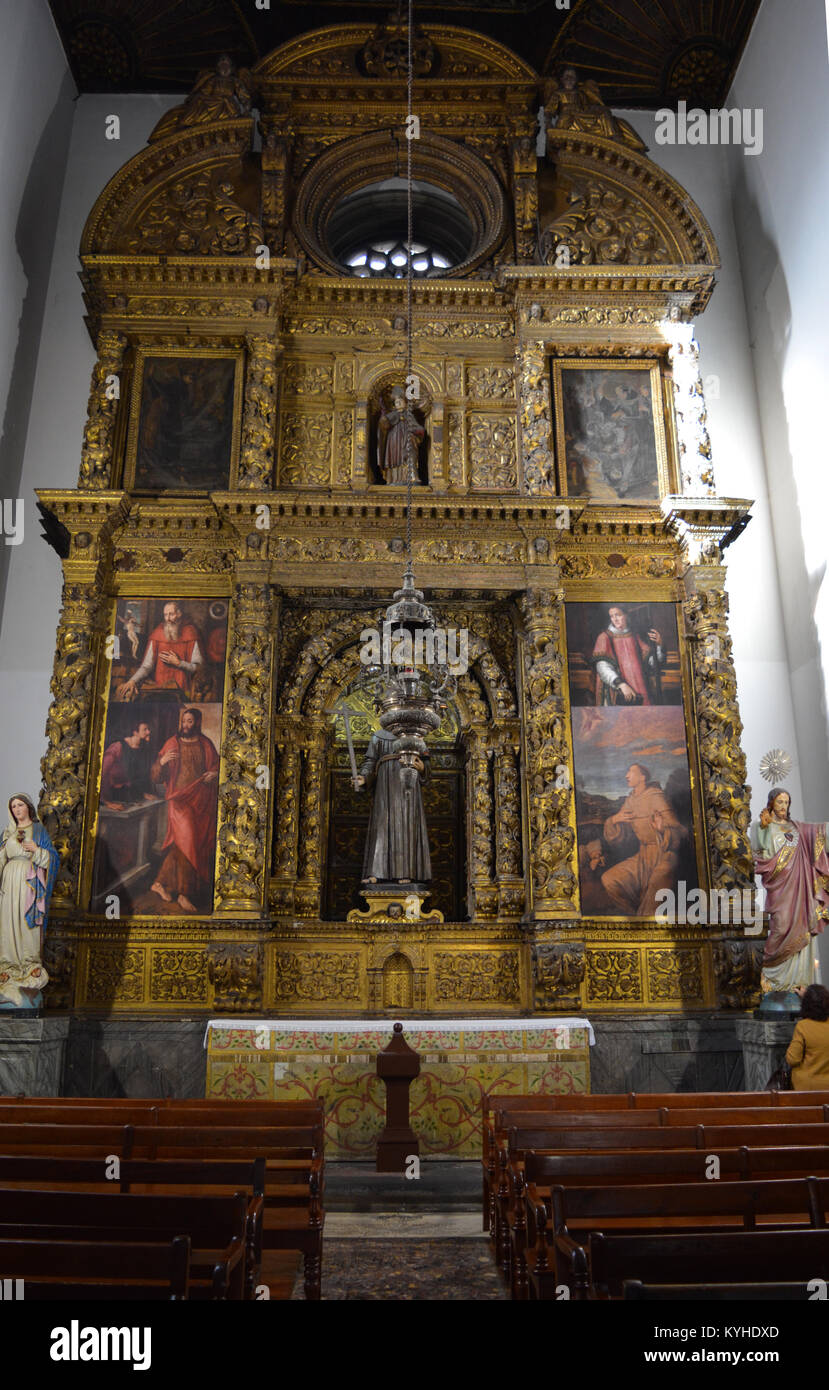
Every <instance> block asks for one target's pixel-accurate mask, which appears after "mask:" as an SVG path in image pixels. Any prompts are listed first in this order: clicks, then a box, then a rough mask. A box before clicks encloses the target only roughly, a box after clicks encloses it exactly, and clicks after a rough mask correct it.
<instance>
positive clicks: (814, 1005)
mask: <svg viewBox="0 0 829 1390" xmlns="http://www.w3.org/2000/svg"><path fill="white" fill-rule="evenodd" d="M800 1017H801V1018H813V1019H815V1020H816V1021H817V1022H818V1023H825V1022H826V1020H827V1018H829V989H824V987H823V985H809V988H808V989H807V990H806V991H805V993H804V994H803V997H802V998H801V1001H800Z"/></svg>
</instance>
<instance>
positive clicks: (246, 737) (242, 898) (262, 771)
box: [216, 583, 273, 912]
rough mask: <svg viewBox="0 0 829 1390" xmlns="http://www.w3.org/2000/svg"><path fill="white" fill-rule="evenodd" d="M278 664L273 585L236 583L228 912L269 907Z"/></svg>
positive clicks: (222, 862)
mask: <svg viewBox="0 0 829 1390" xmlns="http://www.w3.org/2000/svg"><path fill="white" fill-rule="evenodd" d="M272 664H273V595H272V591H271V589H270V586H269V585H267V584H253V583H246V584H237V586H236V592H235V595H234V624H233V645H232V647H231V650H230V654H229V658H228V667H227V669H228V692H227V718H226V724H225V737H224V744H223V746H222V759H223V762H222V766H223V773H224V776H223V781H222V784H221V786H220V788H219V854H218V863H217V871H216V908H217V910H219V911H223V912H227V911H247V912H255V911H258V910H260V909H261V907H262V904H263V895H264V861H265V837H266V827H267V822H268V789H269V786H270V772H271V769H270V762H271V759H270V737H269V736H270V722H269V710H270V690H271V667H272Z"/></svg>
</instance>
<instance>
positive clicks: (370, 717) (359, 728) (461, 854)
mask: <svg viewBox="0 0 829 1390" xmlns="http://www.w3.org/2000/svg"><path fill="white" fill-rule="evenodd" d="M339 703H340V705H346V706H347V707H348V709H349V711H350V720H351V731H352V737H353V740H354V747H355V753H356V755H357V766H358V768H359V766H360V764H361V763H362V761H363V758H364V757H365V752H366V748H367V747H368V742H369V739H370V738H371V735H372V733H373V732H374V730H375V729H376V728H378V727H379V719H378V716H377V713H376V711H375V710H374V708H373V705H372V702H371V700H370V699H369V697H368V696H367V695H366V693H365V692H364V691H361V690H359V689H354V690H351V691H350V692H349V693H348V694H347V695H345V696H344V697H343V698H342V700H341V701H340V702H339ZM426 742H427V744H428V746H429V755H430V762H431V776H430V778H429V780H428V781H427V782H426V783H425V785H424V787H423V808H424V810H425V812H426V824H427V827H428V831H429V849H430V853H431V858H432V893H431V897H430V898H429V899H428V902H427V910H428V911H431V910H432V908H439V909H440V911H441V912H442V913H443V915H444V918H445V919H446V921H447V922H462V921H465V920H466V918H467V900H466V772H465V762H466V759H465V754H464V750H463V747H462V743H461V727H460V721H459V714H458V710H457V708H456V706H455V705H454V703H453V702H451V701H450V702H449V704H448V705H447V708H446V711H445V713H444V719H443V723H442V724H441V726H440V728H439V729H437V730H436V732H435V733H434V734H430V735H429V736H428V737H427V740H426ZM327 801H328V836H327V840H328V844H327V853H326V872H325V874H324V879H323V881H324V899H323V902H324V907H323V917H324V919H326V920H328V921H329V922H344V921H345V920H346V918H347V916H348V913H349V912H350V910H351V909H352V908H353V907H359V908H363V909H365V903H364V901H363V899H362V897H361V895H360V881H361V879H362V870H363V851H364V849H365V843H366V835H367V833H368V821H369V814H370V811H371V793H370V792H369V793H366V792H357V791H355V790H354V788H353V786H352V784H351V769H350V765H349V758H348V748H347V744H346V738H345V725H344V723H343V719H342V716H339V717H336V718H335V723H334V739H333V742H332V747H331V752H330V757H329V764H328V796H327Z"/></svg>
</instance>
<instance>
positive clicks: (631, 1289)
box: [622, 1279, 815, 1303]
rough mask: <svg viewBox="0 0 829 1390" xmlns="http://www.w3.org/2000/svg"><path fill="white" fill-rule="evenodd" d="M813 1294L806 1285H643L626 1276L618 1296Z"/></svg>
mask: <svg viewBox="0 0 829 1390" xmlns="http://www.w3.org/2000/svg"><path fill="white" fill-rule="evenodd" d="M814 1296H815V1286H814V1283H808V1284H708V1283H705V1284H643V1283H642V1281H641V1279H626V1280H625V1282H624V1288H623V1293H622V1297H623V1298H625V1299H627V1300H629V1301H638V1302H646V1303H653V1302H658V1303H683V1302H695V1303H696V1302H703V1303H731V1302H734V1303H747V1302H751V1303H762V1302H769V1303H780V1302H789V1303H806V1302H808V1301H809V1300H810V1299H812V1298H814Z"/></svg>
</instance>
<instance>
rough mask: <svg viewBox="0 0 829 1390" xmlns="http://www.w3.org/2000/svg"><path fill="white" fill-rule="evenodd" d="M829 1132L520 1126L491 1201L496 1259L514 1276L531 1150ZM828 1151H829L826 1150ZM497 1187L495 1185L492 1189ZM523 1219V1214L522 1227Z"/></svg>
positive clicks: (804, 1137) (504, 1147) (626, 1147)
mask: <svg viewBox="0 0 829 1390" xmlns="http://www.w3.org/2000/svg"><path fill="white" fill-rule="evenodd" d="M790 1113H791V1112H790ZM828 1138H829V1135H828V1134H827V1131H826V1128H825V1127H824V1126H821V1125H798V1124H793V1125H771V1124H761V1125H746V1126H739V1125H726V1126H703V1125H697V1126H693V1127H692V1126H680V1125H670V1126H669V1125H664V1126H657V1127H646V1128H641V1129H640V1128H637V1127H635V1126H634V1127H630V1128H619V1129H616V1128H614V1129H608V1128H605V1127H604V1126H600V1127H598V1128H591V1127H590V1124H589V1120H587V1121H586V1122H585V1123H584V1124H582V1125H580V1126H578V1127H573V1128H569V1129H566V1128H565V1129H544V1128H538V1129H535V1128H534V1129H518V1128H517V1127H514V1128H512V1129H511V1130H510V1131H509V1135H508V1139H507V1141H506V1143H501V1144H500V1145H499V1148H498V1151H497V1154H498V1173H499V1177H498V1185H497V1188H495V1189H494V1192H495V1195H494V1200H492V1202H491V1226H490V1234H491V1239H492V1241H493V1244H494V1248H495V1258H496V1261H497V1263H498V1265H499V1268H500V1269H501V1271H502V1273H503V1275H504V1277H505V1278H511V1260H512V1253H511V1247H512V1243H513V1237H512V1233H511V1228H512V1225H513V1223H514V1221H515V1219H516V1210H517V1207H518V1204H519V1203H520V1202H521V1201H522V1200H523V1178H522V1168H523V1162H524V1156H525V1154H526V1152H527V1151H528V1150H531V1149H532V1150H536V1151H546V1152H548V1153H564V1152H567V1151H570V1152H581V1151H583V1152H589V1153H594V1152H597V1151H602V1150H604V1151H608V1152H610V1151H613V1152H617V1151H618V1152H622V1151H626V1152H630V1151H635V1150H637V1149H641V1150H643V1151H644V1150H655V1151H659V1150H669V1149H698V1150H700V1151H702V1152H704V1153H705V1154H707V1155H719V1153H720V1151H721V1150H725V1149H739V1148H741V1147H743V1146H745V1147H747V1148H749V1149H759V1148H763V1147H766V1148H777V1149H779V1148H782V1147H784V1146H788V1147H792V1146H795V1147H802V1146H806V1147H818V1148H820V1147H821V1145H822V1144H825V1143H826V1141H827V1139H828ZM827 1152H829V1150H827ZM491 1191H492V1189H491ZM520 1227H521V1218H520V1217H519V1230H520Z"/></svg>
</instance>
